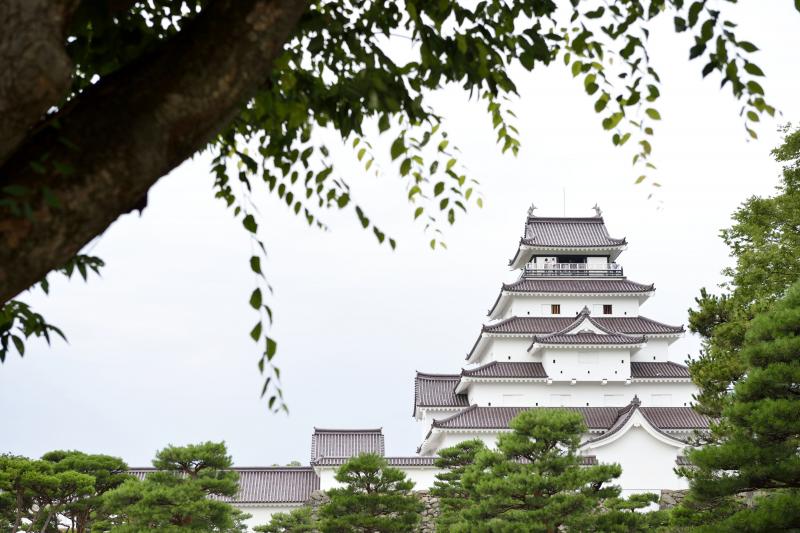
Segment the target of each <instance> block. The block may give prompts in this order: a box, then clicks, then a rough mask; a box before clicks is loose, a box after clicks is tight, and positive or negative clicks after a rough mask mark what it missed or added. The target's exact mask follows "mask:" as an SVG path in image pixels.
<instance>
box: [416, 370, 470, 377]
mask: <svg viewBox="0 0 800 533" xmlns="http://www.w3.org/2000/svg"><path fill="white" fill-rule="evenodd" d="M415 372H416V373H417V377H420V376H424V377H426V378H448V379H454V378H458V377H459V376H460V374H431V373H427V372H420V371H419V370H416V371H415Z"/></svg>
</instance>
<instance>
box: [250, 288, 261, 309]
mask: <svg viewBox="0 0 800 533" xmlns="http://www.w3.org/2000/svg"><path fill="white" fill-rule="evenodd" d="M262 301H263V298H262V296H261V289H256V290H254V291H253V294H251V295H250V307H252V308H253V309H261V303H262Z"/></svg>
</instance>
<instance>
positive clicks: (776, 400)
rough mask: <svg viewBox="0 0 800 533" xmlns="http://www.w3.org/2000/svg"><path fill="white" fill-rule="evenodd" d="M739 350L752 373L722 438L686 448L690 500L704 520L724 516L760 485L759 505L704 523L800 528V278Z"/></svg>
mask: <svg viewBox="0 0 800 533" xmlns="http://www.w3.org/2000/svg"><path fill="white" fill-rule="evenodd" d="M795 260H796V258H795ZM739 356H740V357H741V359H742V361H744V363H745V365H746V368H747V373H746V376H745V377H744V378H743V379H742V380H741V381H739V383H738V384H737V385H736V387H735V388H734V391H733V393H732V394H731V395H730V397H729V398H728V399H727V401H726V403H725V407H724V409H723V411H722V419H721V420H720V422H719V424H717V425H715V426H713V429H712V431H713V433H714V437H715V438H714V441H715V443H714V444H710V445H707V446H705V447H703V448H699V449H696V450H693V451H690V452H689V453H688V454H687V456H688V458H689V460H690V462H691V463H692V467H690V468H685V469H683V471H684V473H685V474H686V475H687V477H688V478H689V479H690V481H691V492H690V499H689V501H688V503H687V506H689V507H690V508H691V506H692V505H696V506H697V507H699V513H700V514H699V515H698V516H701V517H702V518H703V519H708V517H711V516H716V517H717V518H719V517H720V516H723V517H724V514H722V513H720V512H719V508H720V506H721V505H724V506H725V507H726V508H728V509H730V505H731V502H730V501H729V498H730V497H732V496H736V495H740V494H743V493H748V492H752V491H758V492H756V498H755V500H754V502H753V504H752V505H747V506H740V508H739V509H738V510H737V509H734V510H733V511H734V512H732V513H731V514H730V516H727V517H724V519H723V520H721V521H719V522H717V523H714V524H713V525H705V526H703V527H701V528H700V529H701V530H705V531H735V530H738V531H778V530H787V529H793V530H795V529H800V455H798V449H800V386H799V385H798V384H800V282H797V283H795V284H794V285H793V286H792V287H791V288H790V289H789V290H788V291H787V293H786V295H785V297H784V298H783V299H781V300H779V301H778V302H776V303H775V304H774V305H773V307H772V308H771V309H770V310H769V311H767V312H765V313H762V314H760V315H758V316H756V318H755V319H754V320H753V321H752V323H751V324H750V325H749V327H748V331H747V334H746V336H745V339H744V342H743V344H742V349H741V351H740V353H739ZM726 498H728V500H727V501H726ZM704 509H705V512H703V511H704ZM708 509H711V511H710V512H709V511H708Z"/></svg>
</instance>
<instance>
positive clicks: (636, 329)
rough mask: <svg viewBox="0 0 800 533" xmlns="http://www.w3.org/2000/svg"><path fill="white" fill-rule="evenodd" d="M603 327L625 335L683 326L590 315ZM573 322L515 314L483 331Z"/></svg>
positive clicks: (542, 330)
mask: <svg viewBox="0 0 800 533" xmlns="http://www.w3.org/2000/svg"><path fill="white" fill-rule="evenodd" d="M592 320H593V321H594V322H596V323H597V324H598V325H599V326H601V327H602V328H603V329H607V330H609V331H613V332H615V333H623V334H625V335H657V334H669V333H682V332H683V331H684V329H683V326H669V325H667V324H663V323H661V322H658V321H656V320H652V319H650V318H647V317H644V316H637V317H592ZM573 322H575V318H574V317H546V316H515V317H511V318H506V319H505V320H501V321H499V322H496V323H494V324H487V325H485V326H483V330H482V331H483V332H485V333H510V334H530V335H541V334H547V333H555V332H556V331H561V330H563V329H565V328H567V327H569V325H570V324H572V323H573Z"/></svg>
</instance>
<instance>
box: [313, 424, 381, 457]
mask: <svg viewBox="0 0 800 533" xmlns="http://www.w3.org/2000/svg"><path fill="white" fill-rule="evenodd" d="M361 453H376V454H378V455H381V456H382V455H384V440H383V430H382V428H378V429H320V428H314V434H313V435H311V462H312V463H314V462H315V461H317V460H318V459H320V458H322V457H353V456H356V455H358V454H361Z"/></svg>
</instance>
